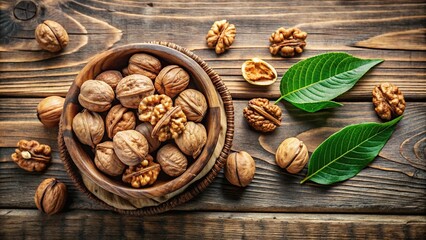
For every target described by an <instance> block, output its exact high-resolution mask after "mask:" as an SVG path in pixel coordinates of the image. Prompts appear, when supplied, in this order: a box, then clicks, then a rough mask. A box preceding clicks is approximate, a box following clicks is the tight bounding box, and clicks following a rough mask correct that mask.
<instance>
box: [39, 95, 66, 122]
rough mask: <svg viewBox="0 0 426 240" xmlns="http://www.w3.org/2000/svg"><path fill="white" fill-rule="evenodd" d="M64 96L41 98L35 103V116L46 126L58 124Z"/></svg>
mask: <svg viewBox="0 0 426 240" xmlns="http://www.w3.org/2000/svg"><path fill="white" fill-rule="evenodd" d="M64 102H65V98H63V97H59V96H50V97H47V98H44V99H43V100H41V101H40V102H39V103H38V105H37V117H38V119H39V120H40V122H42V123H43V124H44V125H45V126H46V127H55V126H58V124H59V120H60V119H61V114H62V109H63V107H64Z"/></svg>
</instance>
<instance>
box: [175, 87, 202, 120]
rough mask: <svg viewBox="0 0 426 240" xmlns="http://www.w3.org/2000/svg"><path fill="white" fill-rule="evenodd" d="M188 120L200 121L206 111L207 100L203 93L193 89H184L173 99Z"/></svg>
mask: <svg viewBox="0 0 426 240" xmlns="http://www.w3.org/2000/svg"><path fill="white" fill-rule="evenodd" d="M175 105H176V106H180V107H181V108H182V111H183V112H184V113H185V115H186V118H187V119H188V120H189V121H194V122H201V121H202V120H203V118H204V115H205V114H206V112H207V101H206V98H205V97H204V95H203V94H202V93H201V92H199V91H197V90H195V89H186V90H185V91H183V92H181V93H180V94H179V96H178V97H177V98H176V100H175Z"/></svg>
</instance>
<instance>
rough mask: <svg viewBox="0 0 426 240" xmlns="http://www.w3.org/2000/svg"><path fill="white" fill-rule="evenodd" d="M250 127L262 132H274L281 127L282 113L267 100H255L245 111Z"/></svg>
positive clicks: (250, 102) (251, 101)
mask: <svg viewBox="0 0 426 240" xmlns="http://www.w3.org/2000/svg"><path fill="white" fill-rule="evenodd" d="M243 114H244V117H245V118H246V119H247V121H248V123H249V125H250V126H251V127H253V128H254V129H255V130H257V131H260V132H272V131H274V130H275V128H276V127H277V126H280V125H281V119H282V116H281V114H282V111H281V108H280V107H279V106H277V105H274V104H270V103H269V100H268V99H266V98H253V99H252V100H250V101H249V103H248V106H247V107H246V108H244V110H243Z"/></svg>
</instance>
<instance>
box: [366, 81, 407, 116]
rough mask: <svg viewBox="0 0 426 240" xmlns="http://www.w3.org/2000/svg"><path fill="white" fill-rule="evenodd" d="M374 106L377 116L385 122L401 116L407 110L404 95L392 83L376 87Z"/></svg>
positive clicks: (374, 90)
mask: <svg viewBox="0 0 426 240" xmlns="http://www.w3.org/2000/svg"><path fill="white" fill-rule="evenodd" d="M373 104H374V106H375V108H374V110H375V111H376V113H377V115H379V117H380V118H381V119H383V120H391V119H392V118H395V117H398V116H401V115H402V114H403V113H404V110H405V99H404V95H403V94H402V92H401V90H399V88H398V87H397V86H395V85H393V84H392V83H382V84H380V85H377V86H376V87H374V89H373Z"/></svg>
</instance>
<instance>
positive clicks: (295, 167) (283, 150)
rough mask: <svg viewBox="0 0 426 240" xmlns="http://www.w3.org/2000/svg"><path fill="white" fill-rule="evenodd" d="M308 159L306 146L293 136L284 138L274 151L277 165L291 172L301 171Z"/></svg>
mask: <svg viewBox="0 0 426 240" xmlns="http://www.w3.org/2000/svg"><path fill="white" fill-rule="evenodd" d="M308 159H309V154H308V148H307V147H306V145H305V144H304V143H303V142H302V141H300V140H299V139H297V138H295V137H291V138H287V139H285V140H284V141H283V142H282V143H281V144H280V146H279V147H278V149H277V152H276V153H275V161H276V162H277V164H278V166H280V167H281V168H283V169H286V170H287V172H289V173H293V174H295V173H298V172H300V171H302V169H303V168H304V167H305V165H306V163H308Z"/></svg>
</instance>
